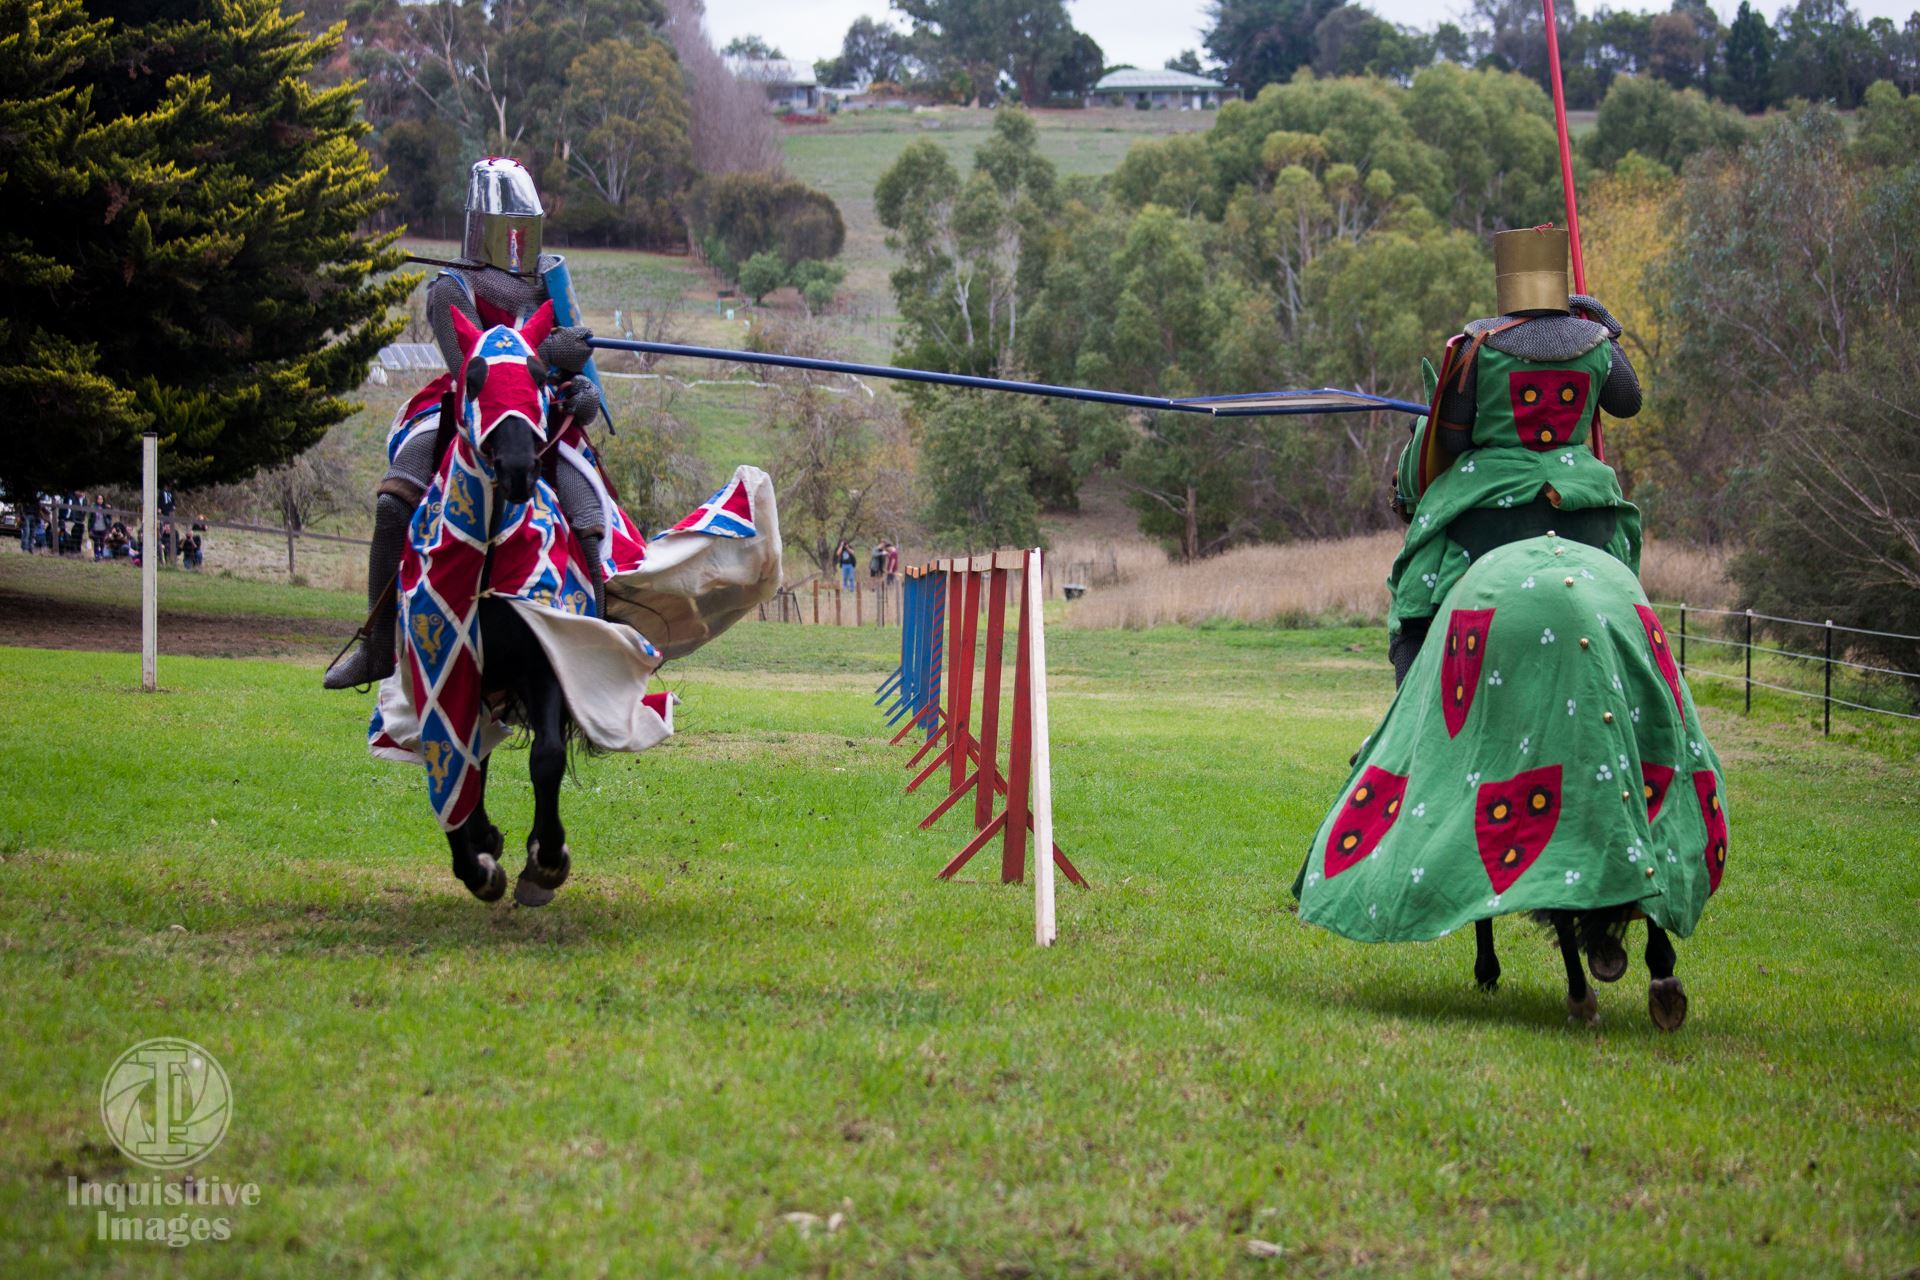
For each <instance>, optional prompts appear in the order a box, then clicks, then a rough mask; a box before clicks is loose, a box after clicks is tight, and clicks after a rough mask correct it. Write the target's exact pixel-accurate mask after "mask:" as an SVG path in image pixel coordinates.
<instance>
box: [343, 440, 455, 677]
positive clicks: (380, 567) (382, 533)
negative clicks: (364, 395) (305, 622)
mask: <svg viewBox="0 0 1920 1280" xmlns="http://www.w3.org/2000/svg"><path fill="white" fill-rule="evenodd" d="M435 433H436V424H435V423H434V422H433V421H432V420H428V421H427V422H425V423H422V424H421V425H420V426H418V427H416V428H415V429H414V432H413V434H412V436H411V437H409V438H408V439H407V440H406V442H405V443H403V444H402V445H401V446H400V450H399V452H398V453H396V454H395V455H394V458H393V466H392V469H391V470H389V471H388V472H387V477H386V479H384V480H382V481H381V482H380V488H379V489H378V490H377V491H376V492H377V493H378V498H377V500H376V501H377V505H376V506H375V508H374V516H373V545H372V546H371V547H369V548H368V549H367V608H368V609H369V611H370V613H369V617H368V622H367V634H366V636H365V637H364V638H363V639H362V640H361V641H360V644H359V645H358V647H356V648H355V649H353V650H352V651H351V652H349V653H347V654H346V655H345V656H344V657H342V658H341V659H340V661H338V662H336V663H334V664H333V665H332V666H331V667H329V668H327V674H326V679H325V680H324V681H323V683H324V684H325V685H326V687H327V688H329V689H352V688H355V687H357V686H359V685H363V684H372V683H374V682H375V681H379V680H384V679H386V678H387V677H388V676H390V675H392V674H393V667H394V653H393V627H394V620H395V616H396V602H395V600H394V597H393V593H392V590H391V588H392V587H393V585H394V575H395V573H396V572H397V571H398V570H399V568H400V553H401V552H402V551H403V550H404V549H405V548H406V545H407V525H408V524H410V523H411V522H412V520H413V511H414V508H415V507H417V506H419V505H420V496H421V495H422V494H424V493H425V492H426V491H427V486H428V484H429V483H431V481H432V477H433V472H434V469H435V467H436V466H437V465H438V464H439V459H437V458H435V457H434V456H433V442H434V436H435Z"/></svg>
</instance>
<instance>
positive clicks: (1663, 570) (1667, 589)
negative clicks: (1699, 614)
mask: <svg viewBox="0 0 1920 1280" xmlns="http://www.w3.org/2000/svg"><path fill="white" fill-rule="evenodd" d="M1727 559H1728V557H1727V553H1726V551H1724V550H1722V549H1719V548H1715V547H1698V546H1694V545H1693V544H1691V543H1687V542H1666V541H1658V542H1656V541H1654V540H1653V539H1651V538H1649V539H1648V540H1647V545H1646V547H1645V548H1644V549H1643V550H1642V551H1641V553H1640V585H1641V586H1642V587H1644V588H1645V589H1646V592H1647V598H1648V599H1649V600H1658V601H1660V602H1661V603H1663V604H1668V603H1671V604H1691V605H1698V606H1699V607H1700V608H1703V609H1731V608H1733V606H1734V601H1735V598H1736V596H1737V594H1738V593H1737V592H1736V591H1735V590H1734V585H1733V582H1732V580H1731V579H1730V578H1728V576H1727Z"/></svg>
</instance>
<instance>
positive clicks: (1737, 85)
mask: <svg viewBox="0 0 1920 1280" xmlns="http://www.w3.org/2000/svg"><path fill="white" fill-rule="evenodd" d="M1726 61H1727V81H1726V97H1727V99H1728V100H1729V101H1730V102H1732V103H1733V104H1734V105H1735V106H1737V107H1739V108H1740V109H1741V110H1742V111H1748V112H1752V111H1762V110H1765V108H1766V106H1767V104H1768V102H1770V101H1771V100H1772V97H1773V94H1772V81H1773V29H1772V28H1771V27H1769V26H1768V25H1767V20H1766V18H1765V17H1764V16H1762V15H1761V13H1760V11H1759V10H1758V9H1755V8H1754V7H1753V6H1752V5H1750V4H1748V3H1747V0H1740V13H1739V15H1738V16H1737V17H1735V18H1734V20H1733V26H1731V27H1730V28H1728V29H1727V54H1726Z"/></svg>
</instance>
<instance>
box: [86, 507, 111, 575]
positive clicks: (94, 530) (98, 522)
mask: <svg viewBox="0 0 1920 1280" xmlns="http://www.w3.org/2000/svg"><path fill="white" fill-rule="evenodd" d="M87 532H88V534H90V535H91V536H92V538H93V558H94V559H95V560H105V559H106V558H107V495H106V494H104V493H96V494H95V495H94V496H93V511H92V513H91V514H90V515H89V516H88V518H87Z"/></svg>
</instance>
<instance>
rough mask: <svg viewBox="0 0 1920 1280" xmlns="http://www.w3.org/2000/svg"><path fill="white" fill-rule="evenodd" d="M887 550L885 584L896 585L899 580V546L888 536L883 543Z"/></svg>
mask: <svg viewBox="0 0 1920 1280" xmlns="http://www.w3.org/2000/svg"><path fill="white" fill-rule="evenodd" d="M884 545H885V547H886V552H887V565H886V571H887V586H888V587H889V588H891V587H894V586H897V585H898V584H899V582H900V548H899V546H898V545H897V544H895V543H894V541H893V540H892V539H891V538H889V539H888V540H887V541H886V543H885V544H884Z"/></svg>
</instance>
